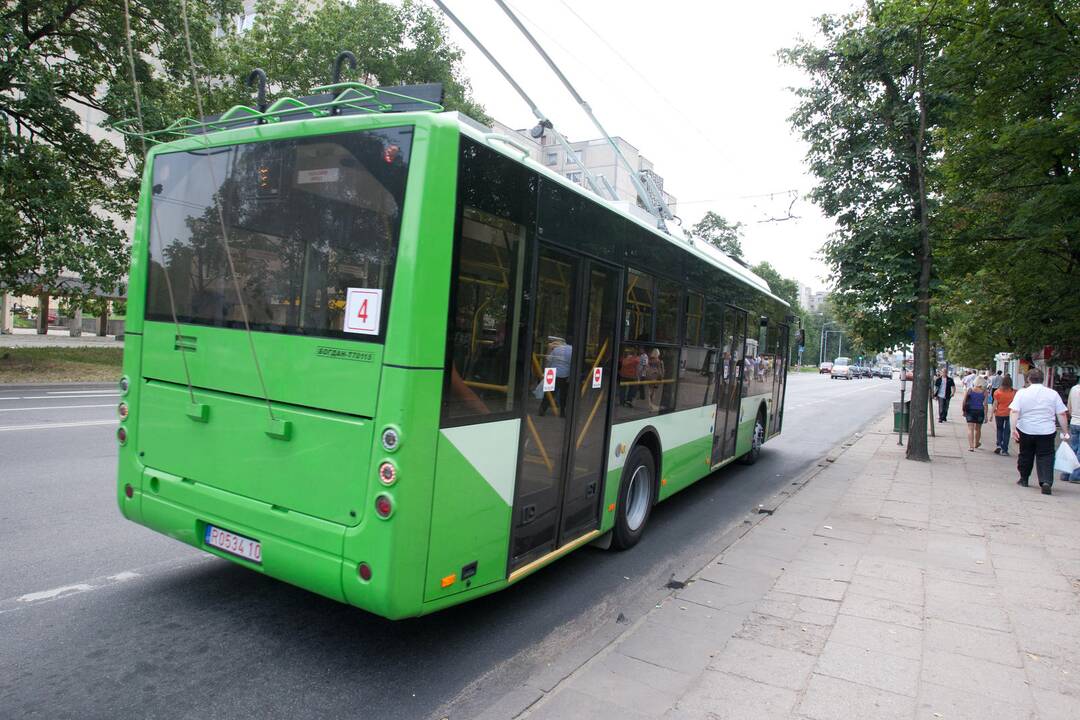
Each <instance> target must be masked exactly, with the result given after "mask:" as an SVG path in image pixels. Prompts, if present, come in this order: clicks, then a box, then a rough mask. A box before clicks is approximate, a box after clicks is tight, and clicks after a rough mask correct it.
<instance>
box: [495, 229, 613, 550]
mask: <svg viewBox="0 0 1080 720" xmlns="http://www.w3.org/2000/svg"><path fill="white" fill-rule="evenodd" d="M617 298H618V274H617V273H616V272H615V271H614V270H612V269H609V268H608V267H607V266H604V265H601V264H598V263H594V262H592V261H589V260H586V259H585V258H582V257H580V256H578V255H575V254H571V253H568V252H565V251H563V250H557V249H555V248H553V247H548V246H546V245H541V246H540V250H539V258H538V265H537V276H536V285H535V287H534V289H533V293H532V304H533V309H532V314H533V318H532V335H531V347H530V357H529V358H527V359H526V362H527V363H528V364H529V372H528V374H527V377H529V378H530V383H529V387H530V396H529V397H528V398H527V400H526V405H525V418H524V422H523V423H522V430H521V433H522V436H521V460H520V470H519V472H518V479H517V483H516V485H515V491H514V514H513V529H512V535H511V541H510V543H511V549H510V566H511V568H513V567H517V566H520V565H523V564H525V563H527V562H529V561H531V560H534V559H536V558H537V557H541V556H543V555H544V554H546V553H547V552H550V551H552V550H554V549H556V548H557V547H559V546H560V545H562V544H563V543H565V542H568V541H570V540H573V539H574V538H577V537H580V536H581V535H583V534H584V533H586V532H589V531H590V530H593V529H595V528H596V527H597V523H598V521H599V502H600V493H601V489H602V488H601V484H602V477H603V469H604V449H605V448H604V443H605V432H604V429H605V428H606V427H607V416H608V409H609V402H608V398H609V396H610V388H611V383H612V377H611V367H612V357H613V353H614V351H615V337H614V333H615V327H616V313H617Z"/></svg>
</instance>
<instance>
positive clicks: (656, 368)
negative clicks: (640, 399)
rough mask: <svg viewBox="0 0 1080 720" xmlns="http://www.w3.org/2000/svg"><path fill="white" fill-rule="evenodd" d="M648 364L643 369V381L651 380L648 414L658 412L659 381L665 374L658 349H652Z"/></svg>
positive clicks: (662, 359) (662, 360)
mask: <svg viewBox="0 0 1080 720" xmlns="http://www.w3.org/2000/svg"><path fill="white" fill-rule="evenodd" d="M648 357H649V364H648V366H647V367H646V369H645V379H647V380H651V381H653V382H651V383H650V384H649V412H654V413H657V412H660V399H661V397H662V395H661V388H660V381H661V380H663V379H664V375H665V374H666V372H665V369H664V358H663V357H661V356H660V348H653V349H652V351H651V352H649V355H648Z"/></svg>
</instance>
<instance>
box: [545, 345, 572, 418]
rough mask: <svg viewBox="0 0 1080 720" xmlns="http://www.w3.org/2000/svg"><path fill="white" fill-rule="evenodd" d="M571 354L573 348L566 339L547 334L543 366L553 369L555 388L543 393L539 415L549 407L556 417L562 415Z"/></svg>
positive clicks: (568, 380)
mask: <svg viewBox="0 0 1080 720" xmlns="http://www.w3.org/2000/svg"><path fill="white" fill-rule="evenodd" d="M573 356H574V348H573V346H572V345H569V344H567V342H566V340H564V339H562V338H561V337H558V336H556V335H549V336H548V346H547V355H546V356H545V357H546V360H547V364H546V365H545V367H548V368H554V370H555V389H554V390H553V391H547V392H545V393H544V396H543V399H542V400H541V401H540V410H539V414H540V415H545V414H546V413H547V411H548V409H549V408H551V409H553V410H554V413H555V416H556V417H561V416H562V415H563V412H564V410H565V408H564V406H563V402H564V401H565V399H566V397H567V393H566V386H567V384H568V383H569V382H570V361H571V360H572V359H573Z"/></svg>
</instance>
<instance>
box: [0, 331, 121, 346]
mask: <svg viewBox="0 0 1080 720" xmlns="http://www.w3.org/2000/svg"><path fill="white" fill-rule="evenodd" d="M34 347H118V348H122V347H124V341H123V339H120V340H117V339H116V336H115V335H105V336H104V337H101V336H98V335H95V334H93V333H88V332H85V331H84V332H83V334H82V335H80V336H79V337H71V336H70V335H69V334H68V331H67V330H66V329H64V328H49V334H48V335H38V334H37V330H34V329H33V328H15V330H14V332H13V333H12V334H11V335H0V348H34Z"/></svg>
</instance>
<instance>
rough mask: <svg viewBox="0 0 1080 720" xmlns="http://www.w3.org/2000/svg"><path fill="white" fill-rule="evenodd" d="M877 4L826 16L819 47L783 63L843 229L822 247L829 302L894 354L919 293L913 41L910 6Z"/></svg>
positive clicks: (815, 168) (813, 161) (830, 210)
mask: <svg viewBox="0 0 1080 720" xmlns="http://www.w3.org/2000/svg"><path fill="white" fill-rule="evenodd" d="M871 7H872V8H876V9H877V12H871V11H865V12H857V13H852V14H850V15H842V16H826V17H822V18H820V19H819V21H818V22H819V27H818V30H819V31H820V33H821V35H822V37H823V38H824V42H823V43H822V44H821V45H820V46H817V45H814V44H811V43H807V42H803V43H801V44H799V45H797V46H796V47H794V48H792V49H788V50H784V51H783V52H782V53H781V56H782V57H783V59H784V60H785V61H786V62H788V63H790V64H792V65H796V66H798V67H800V68H802V69H803V71H804V72H805V73H806V75H807V78H808V81H809V83H808V85H806V86H805V87H801V88H798V89H796V90H795V94H796V95H797V96H798V98H799V104H798V107H797V108H796V111H795V113H794V114H793V115H792V117H791V121H792V123H793V125H794V126H795V128H796V129H798V130H799V132H800V133H801V134H802V136H803V138H804V139H805V140H806V141H807V143H808V144H809V146H810V150H809V153H808V156H807V161H808V164H809V166H810V170H811V171H812V172H813V173H814V175H816V176H817V179H818V182H817V186H816V187H815V188H814V190H813V192H812V193H811V197H812V199H813V200H814V201H815V202H816V203H817V204H818V205H820V206H821V208H822V210H823V211H824V212H825V213H826V214H827V215H829V216H831V217H833V218H834V220H835V222H836V225H837V231H836V232H835V233H834V235H833V236H832V237H830V239H829V240H828V241H827V242H826V244H825V246H824V248H823V250H824V256H825V260H826V262H827V263H828V264H829V266H830V267H831V269H832V278H831V279H832V280H833V282H834V285H835V287H834V292H833V300H834V302H835V304H836V306H837V309H838V311H839V312H840V314H842V315H843V316H844V317H845V318H846V319H847V321H848V322H849V323H850V325H851V327H852V329H853V330H854V331H855V332H856V333H857V335H858V336H859V338H860V339H861V340H863V341H864V342H865V344H866V345H868V346H871V347H889V346H892V345H896V344H899V343H901V342H905V341H907V339H908V338H907V333H908V331H909V330H910V329H911V328H912V327H913V325H914V321H915V301H916V299H917V295H918V278H919V265H920V263H919V246H920V236H919V226H918V219H919V207H918V186H917V168H916V147H917V139H918V138H917V136H918V108H917V89H916V77H915V59H916V43H915V39H916V38H915V31H914V28H913V21H914V16H913V15H912V13H913V12H914V10H913V9H909V7H911V8H913V7H914V6H910V4H908V3H900V2H889V3H883V4H882V5H881V6H880V7H878V6H871ZM929 150H930V151H931V152H932V148H929Z"/></svg>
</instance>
